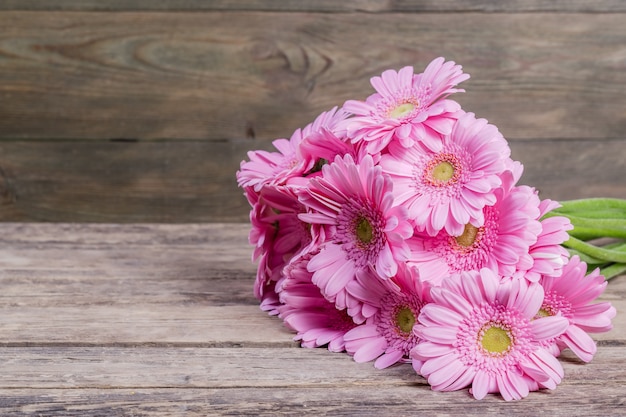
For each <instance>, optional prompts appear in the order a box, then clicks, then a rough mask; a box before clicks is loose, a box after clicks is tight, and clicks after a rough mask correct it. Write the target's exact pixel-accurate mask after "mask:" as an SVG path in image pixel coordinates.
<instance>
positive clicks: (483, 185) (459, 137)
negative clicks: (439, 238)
mask: <svg viewBox="0 0 626 417" xmlns="http://www.w3.org/2000/svg"><path fill="white" fill-rule="evenodd" d="M442 143H443V147H442V149H441V150H440V151H438V152H432V151H429V150H426V149H423V148H422V147H419V146H415V147H412V148H409V149H404V148H402V147H399V146H392V147H390V154H388V155H383V156H382V158H381V162H380V164H381V166H382V167H383V171H384V172H386V173H388V174H389V175H391V177H392V179H393V181H394V196H395V198H396V204H402V205H404V206H405V207H407V209H408V210H409V217H410V218H411V219H412V220H413V221H414V222H415V224H416V226H417V227H418V229H422V230H425V231H426V232H427V233H428V234H429V235H431V236H434V235H436V234H437V233H438V232H439V231H440V230H442V229H445V231H446V232H447V233H448V234H449V235H452V236H458V235H460V234H462V233H463V228H464V227H465V225H466V224H468V223H471V224H472V225H474V226H475V227H480V226H482V225H483V223H484V217H483V208H484V207H485V206H487V205H493V204H495V202H496V195H495V191H496V189H497V188H498V187H499V186H500V185H501V183H502V181H501V178H500V175H501V174H502V173H503V172H504V171H505V169H506V167H507V165H506V161H507V160H508V158H509V155H510V152H511V151H510V149H509V146H508V144H507V142H506V140H505V139H504V138H503V137H502V135H501V134H500V132H499V131H498V129H497V128H496V127H495V126H493V125H490V124H488V123H487V121H486V120H485V119H476V118H475V117H474V114H473V113H465V114H464V115H462V116H460V117H459V119H458V121H457V122H456V123H455V124H454V127H453V128H452V132H451V133H450V134H449V135H445V136H444V137H443V140H442Z"/></svg>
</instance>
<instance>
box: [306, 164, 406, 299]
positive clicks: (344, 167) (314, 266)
mask: <svg viewBox="0 0 626 417" xmlns="http://www.w3.org/2000/svg"><path fill="white" fill-rule="evenodd" d="M300 200H301V201H302V202H303V204H305V205H306V206H307V207H308V208H309V209H310V210H311V212H310V213H304V214H300V219H302V220H303V221H305V222H307V223H311V224H314V225H315V224H319V225H324V233H325V236H326V240H325V241H324V242H320V245H321V246H320V247H321V250H320V253H319V254H317V255H315V256H314V257H313V258H312V259H311V261H310V262H309V264H308V269H309V271H311V272H313V282H314V283H315V284H316V285H317V286H319V287H320V288H321V289H322V292H323V293H324V295H325V296H326V297H327V298H328V299H329V300H330V301H336V303H337V307H338V308H339V309H344V308H346V307H347V304H346V300H345V287H346V285H348V283H349V282H350V281H352V280H354V279H355V276H356V274H357V272H359V271H363V270H366V269H369V268H372V269H374V270H375V271H376V272H377V274H378V275H379V276H380V277H381V278H383V279H387V278H390V277H392V276H394V275H395V274H396V272H397V270H398V263H399V262H402V261H404V260H405V259H406V257H407V255H408V246H407V244H406V243H405V241H404V239H407V238H409V237H411V236H412V234H413V228H412V227H411V225H410V224H409V222H408V221H407V214H406V210H405V209H404V208H402V207H394V206H393V196H392V183H391V180H390V178H389V177H388V176H387V175H384V174H383V173H382V171H381V169H380V167H378V166H374V162H373V160H372V158H371V156H369V155H368V156H366V157H365V158H363V160H362V161H360V163H359V164H356V163H355V162H354V160H353V159H352V157H351V156H350V155H346V156H344V157H343V158H340V157H336V158H335V160H334V161H333V162H332V163H331V164H329V165H325V166H324V167H323V168H322V176H319V177H315V178H312V179H311V181H310V182H309V185H308V187H307V188H306V193H303V194H302V195H301V196H300Z"/></svg>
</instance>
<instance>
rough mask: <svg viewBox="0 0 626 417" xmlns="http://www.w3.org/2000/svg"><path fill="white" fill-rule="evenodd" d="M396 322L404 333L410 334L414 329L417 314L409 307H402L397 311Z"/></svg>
mask: <svg viewBox="0 0 626 417" xmlns="http://www.w3.org/2000/svg"><path fill="white" fill-rule="evenodd" d="M396 324H397V325H398V328H399V329H400V331H401V332H402V333H405V334H409V333H411V332H412V331H413V325H414V324H415V315H414V314H413V311H411V309H410V308H408V307H402V308H401V309H399V310H398V312H397V313H396Z"/></svg>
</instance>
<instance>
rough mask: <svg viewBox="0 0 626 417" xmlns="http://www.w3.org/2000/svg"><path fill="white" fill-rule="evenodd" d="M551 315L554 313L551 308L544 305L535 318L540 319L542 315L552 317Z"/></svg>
mask: <svg viewBox="0 0 626 417" xmlns="http://www.w3.org/2000/svg"><path fill="white" fill-rule="evenodd" d="M551 315H552V314H551V313H550V310H547V309H546V308H544V307H542V308H541V309H539V311H538V312H537V314H536V315H535V318H536V319H539V318H541V317H550V316H551Z"/></svg>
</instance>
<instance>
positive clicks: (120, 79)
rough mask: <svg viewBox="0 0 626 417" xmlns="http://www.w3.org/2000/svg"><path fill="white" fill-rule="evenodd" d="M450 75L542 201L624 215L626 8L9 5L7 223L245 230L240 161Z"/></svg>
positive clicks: (3, 92) (144, 2) (2, 69)
mask: <svg viewBox="0 0 626 417" xmlns="http://www.w3.org/2000/svg"><path fill="white" fill-rule="evenodd" d="M437 56H444V57H446V58H447V59H451V60H455V61H456V62H457V63H459V64H461V65H463V67H464V69H465V70H466V71H467V72H469V73H470V74H471V75H472V78H471V79H470V80H469V81H467V82H465V83H464V84H463V86H464V87H465V89H466V90H467V93H465V94H463V95H457V96H456V98H457V99H458V100H459V101H460V102H461V104H462V105H463V106H464V108H465V109H466V110H468V111H473V112H475V113H476V114H477V115H478V116H480V117H484V118H487V119H489V120H490V121H491V122H492V123H494V124H496V125H497V126H498V127H499V128H500V130H501V131H502V132H503V134H504V135H505V137H506V138H507V139H508V140H509V142H510V145H511V148H512V150H513V157H514V158H515V159H518V160H520V161H522V162H523V163H524V165H525V167H526V173H525V175H524V177H523V182H524V183H526V184H530V185H534V186H536V187H537V188H538V189H539V190H540V192H541V196H542V197H544V198H552V199H572V198H579V197H593V196H613V197H626V180H625V179H624V178H625V177H626V2H623V1H620V0H599V1H593V2H589V1H582V0H577V1H566V0H558V1H549V0H533V1H512V0H511V1H498V2H494V1H490V0H482V1H479V0H454V1H453V0H448V1H434V0H433V1H421V2H410V1H380V2H379V1H373V0H352V1H333V0H324V1H316V2H312V1H311V2H305V1H302V2H301V1H295V0H289V1H279V0H257V1H254V0H246V1H221V0H220V1H200V0H178V1H176V0H169V1H167V0H155V1H149V0H134V1H128V0H109V1H95V0H50V1H43V0H3V1H1V2H0V220H2V221H52V222H56V221H72V222H73V221H81V222H216V221H246V220H247V212H248V208H247V206H246V202H245V200H244V198H243V197H242V195H241V192H240V190H238V189H237V187H236V183H235V178H234V175H235V171H236V170H237V168H238V166H239V162H240V161H241V160H242V159H244V158H245V157H246V151H248V150H250V149H261V148H262V149H269V148H270V146H271V145H270V143H271V141H272V140H273V139H275V138H277V137H289V136H290V135H291V133H292V132H293V130H294V129H296V128H297V127H301V126H304V125H305V124H307V123H308V122H310V121H311V120H312V119H313V118H314V117H315V116H316V115H317V114H318V113H320V112H321V111H324V110H327V109H329V108H330V107H332V106H335V105H341V104H342V103H343V102H344V101H345V100H346V99H355V98H356V99H358V98H360V99H364V98H365V97H367V95H369V94H370V93H371V92H372V90H371V87H370V85H369V78H370V77H371V76H373V75H378V74H379V73H380V72H381V71H383V70H384V69H387V68H400V67H402V66H404V65H414V66H415V67H416V68H418V69H421V68H423V67H424V66H425V65H426V64H427V63H428V62H430V60H432V59H433V58H435V57H437Z"/></svg>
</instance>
